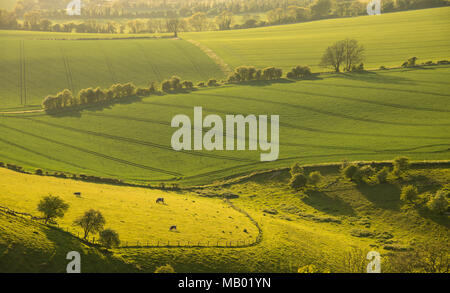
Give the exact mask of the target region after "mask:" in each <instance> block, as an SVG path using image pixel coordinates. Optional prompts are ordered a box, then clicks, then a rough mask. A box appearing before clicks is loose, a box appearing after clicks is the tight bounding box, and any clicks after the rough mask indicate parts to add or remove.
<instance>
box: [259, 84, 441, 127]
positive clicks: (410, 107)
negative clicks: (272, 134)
mask: <svg viewBox="0 0 450 293" xmlns="http://www.w3.org/2000/svg"><path fill="white" fill-rule="evenodd" d="M315 85H320V86H337V87H341V85H330V84H327V85H323V84H318V83H317V84H315ZM342 87H347V86H342ZM358 88H359V87H358ZM262 90H267V91H272V92H289V93H294V94H303V95H310V96H316V97H325V98H331V99H338V100H344V101H352V102H358V103H367V104H373V105H377V106H385V107H391V108H396V109H407V110H416V111H429V112H441V113H449V112H450V110H446V109H433V108H425V107H415V106H409V105H399V104H394V103H387V102H378V101H372V100H363V99H357V98H350V97H342V96H335V95H326V94H318V93H312V92H305V91H294V90H286V89H282V90H281V89H280V90H279V89H269V88H262ZM423 94H425V93H423ZM449 97H450V96H449ZM445 125H450V124H445Z"/></svg>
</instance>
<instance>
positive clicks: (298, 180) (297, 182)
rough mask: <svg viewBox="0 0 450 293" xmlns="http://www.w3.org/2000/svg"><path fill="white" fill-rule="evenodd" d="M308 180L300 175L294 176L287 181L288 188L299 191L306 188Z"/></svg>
mask: <svg viewBox="0 0 450 293" xmlns="http://www.w3.org/2000/svg"><path fill="white" fill-rule="evenodd" d="M307 183H308V178H306V176H305V175H304V174H302V173H298V174H295V175H294V176H293V177H292V178H291V180H290V181H289V186H290V187H291V188H293V189H300V188H303V187H305V186H306V184H307Z"/></svg>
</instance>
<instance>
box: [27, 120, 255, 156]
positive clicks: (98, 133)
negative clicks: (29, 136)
mask: <svg viewBox="0 0 450 293" xmlns="http://www.w3.org/2000/svg"><path fill="white" fill-rule="evenodd" d="M21 119H26V120H31V121H33V122H37V123H41V124H44V125H48V126H52V127H56V128H61V129H65V130H70V131H74V132H78V133H82V134H89V135H93V136H97V137H103V138H108V139H111V140H114V141H124V142H128V143H132V144H137V145H143V146H147V147H152V148H159V149H163V150H166V151H171V152H177V153H183V154H187V155H191V156H199V157H206V158H212V159H218V160H229V161H235V162H254V161H253V160H250V159H240V158H235V157H229V156H220V155H213V154H207V153H200V152H191V151H184V150H181V151H176V150H174V149H172V147H170V146H165V145H161V144H156V143H152V142H148V141H142V140H137V139H134V138H127V137H122V136H116V135H110V134H106V133H100V132H95V131H89V130H80V129H76V128H73V127H69V126H62V125H57V124H53V123H50V122H44V121H40V120H36V119H31V118H21Z"/></svg>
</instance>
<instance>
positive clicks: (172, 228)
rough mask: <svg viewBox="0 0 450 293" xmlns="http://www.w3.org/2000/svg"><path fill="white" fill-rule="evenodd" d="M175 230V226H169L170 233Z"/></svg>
mask: <svg viewBox="0 0 450 293" xmlns="http://www.w3.org/2000/svg"><path fill="white" fill-rule="evenodd" d="M176 229H177V226H170V229H169V230H170V231H173V230H176Z"/></svg>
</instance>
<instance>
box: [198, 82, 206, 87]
mask: <svg viewBox="0 0 450 293" xmlns="http://www.w3.org/2000/svg"><path fill="white" fill-rule="evenodd" d="M197 86H198V87H205V83H204V82H199V83H198V84H197Z"/></svg>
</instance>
